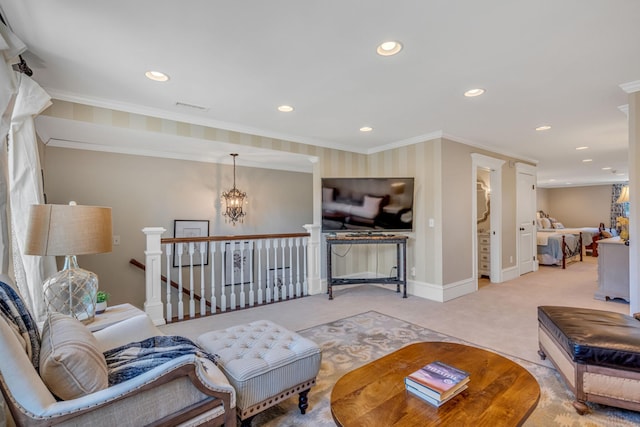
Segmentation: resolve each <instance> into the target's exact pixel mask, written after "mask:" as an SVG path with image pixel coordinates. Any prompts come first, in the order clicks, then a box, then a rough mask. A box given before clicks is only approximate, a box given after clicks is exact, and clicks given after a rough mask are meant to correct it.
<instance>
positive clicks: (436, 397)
mask: <svg viewBox="0 0 640 427" xmlns="http://www.w3.org/2000/svg"><path fill="white" fill-rule="evenodd" d="M468 382H469V373H468V372H465V371H463V370H461V369H458V368H455V367H453V366H451V365H447V364H446V363H443V362H431V363H429V364H428V365H426V366H423V367H422V368H420V369H418V370H417V371H415V372H413V373H411V374H409V375H408V376H407V377H406V378H405V379H404V383H405V386H406V388H407V391H409V392H410V393H412V394H414V395H416V396H418V397H420V398H421V399H423V400H425V401H427V402H428V403H430V404H432V405H433V406H436V407H437V406H440V405H442V404H444V403H445V402H447V401H448V400H450V399H452V398H453V397H454V396H456V395H457V394H458V393H460V392H461V391H463V390H464V389H466V388H467V383H468Z"/></svg>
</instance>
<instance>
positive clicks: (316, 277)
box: [303, 224, 322, 295]
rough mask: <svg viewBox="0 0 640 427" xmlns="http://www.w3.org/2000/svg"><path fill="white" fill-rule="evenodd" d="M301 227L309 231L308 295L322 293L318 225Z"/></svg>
mask: <svg viewBox="0 0 640 427" xmlns="http://www.w3.org/2000/svg"><path fill="white" fill-rule="evenodd" d="M303 227H304V228H305V229H306V230H307V232H308V233H309V235H310V237H309V244H308V245H307V283H309V295H315V294H319V293H322V282H321V280H320V266H321V254H320V225H319V224H305V225H303Z"/></svg>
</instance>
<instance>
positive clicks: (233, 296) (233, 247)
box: [229, 242, 237, 310]
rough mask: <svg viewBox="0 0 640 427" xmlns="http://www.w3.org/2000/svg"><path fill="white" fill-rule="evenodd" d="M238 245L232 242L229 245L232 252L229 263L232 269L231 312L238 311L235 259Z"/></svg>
mask: <svg viewBox="0 0 640 427" xmlns="http://www.w3.org/2000/svg"><path fill="white" fill-rule="evenodd" d="M236 244H237V242H232V243H231V244H230V245H229V249H230V250H231V255H230V259H231V262H230V263H229V268H230V269H231V295H230V304H229V305H230V307H231V310H235V309H236V276H235V274H236V259H235V254H236Z"/></svg>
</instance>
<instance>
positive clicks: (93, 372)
mask: <svg viewBox="0 0 640 427" xmlns="http://www.w3.org/2000/svg"><path fill="white" fill-rule="evenodd" d="M40 376H41V377H42V381H44V383H45V384H46V385H47V387H48V388H49V390H50V391H51V393H53V394H55V395H56V396H58V397H59V398H60V399H63V400H69V399H75V398H78V397H81V396H84V395H86V394H90V393H93V392H96V391H99V390H102V389H105V388H107V386H108V371H107V362H106V360H105V358H104V355H103V354H102V351H100V347H99V345H98V340H96V338H95V337H94V336H93V334H92V333H91V332H90V331H89V329H87V327H86V326H85V325H83V324H82V323H81V322H80V321H79V320H77V319H74V318H73V317H70V316H66V315H64V314H61V313H51V314H49V317H48V318H47V320H46V321H45V323H44V328H43V330H42V346H41V349H40Z"/></svg>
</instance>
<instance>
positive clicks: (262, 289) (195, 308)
mask: <svg viewBox="0 0 640 427" xmlns="http://www.w3.org/2000/svg"><path fill="white" fill-rule="evenodd" d="M145 230H146V231H145ZM318 230H319V227H317V229H316V230H315V231H316V233H314V232H313V230H312V233H289V234H273V235H247V236H212V237H194V238H164V239H162V238H161V235H162V233H164V232H165V230H164V229H163V228H150V227H147V228H145V229H143V232H145V234H147V250H146V251H145V255H146V260H147V264H149V262H150V261H151V262H152V263H153V265H154V267H153V268H152V269H149V268H146V273H145V275H146V279H145V284H146V286H147V301H146V302H145V309H146V308H147V306H148V307H149V308H150V310H147V312H148V313H149V312H150V311H151V312H153V313H154V316H153V317H152V320H153V321H154V323H156V324H161V323H164V322H171V321H172V320H176V319H177V320H184V319H185V318H194V317H197V316H204V315H210V314H216V313H219V312H225V311H228V310H237V309H244V308H247V307H254V306H256V305H262V304H264V303H271V302H278V301H283V300H287V299H292V298H299V297H302V296H306V295H309V294H310V293H309V286H308V283H309V281H314V283H319V281H320V279H319V274H318V277H308V273H309V272H313V271H317V272H318V273H319V269H318V270H314V268H315V266H317V265H319V264H320V262H319V260H309V255H314V256H319V252H317V251H313V250H310V247H309V246H310V242H313V240H314V234H315V238H316V239H318V240H319V232H317V231H318ZM154 247H155V248H156V249H155V250H153V248H154ZM156 269H157V271H155V270H156ZM160 271H165V272H166V276H165V278H164V279H165V280H164V281H163V280H162V279H161V275H160ZM172 278H173V280H172ZM175 282H177V283H175ZM162 286H166V288H165V289H162ZM176 288H177V289H176ZM163 291H164V292H163ZM318 291H319V288H318ZM316 293H317V292H316ZM149 295H151V296H153V299H152V300H149ZM158 310H159V311H158ZM186 313H188V315H187V314H186Z"/></svg>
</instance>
